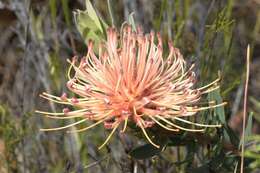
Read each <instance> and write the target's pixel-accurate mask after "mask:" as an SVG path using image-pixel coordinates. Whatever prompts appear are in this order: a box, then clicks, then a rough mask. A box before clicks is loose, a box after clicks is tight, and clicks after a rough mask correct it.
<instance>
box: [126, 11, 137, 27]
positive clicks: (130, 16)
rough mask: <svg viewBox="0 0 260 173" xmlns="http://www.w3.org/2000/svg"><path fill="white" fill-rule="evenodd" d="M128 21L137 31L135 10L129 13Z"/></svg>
mask: <svg viewBox="0 0 260 173" xmlns="http://www.w3.org/2000/svg"><path fill="white" fill-rule="evenodd" d="M128 23H129V24H130V25H131V26H132V29H133V30H134V31H136V25H135V20H134V12H132V13H131V14H129V16H128Z"/></svg>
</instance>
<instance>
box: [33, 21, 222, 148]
mask: <svg viewBox="0 0 260 173" xmlns="http://www.w3.org/2000/svg"><path fill="white" fill-rule="evenodd" d="M93 44H94V43H93V42H92V41H89V42H88V53H87V55H86V56H85V57H83V58H81V60H80V62H78V60H77V58H73V59H72V61H69V63H70V65H71V66H70V69H69V72H68V77H69V81H68V82H67V87H68V89H69V90H70V91H71V92H73V93H75V94H76V95H77V96H78V97H72V98H68V97H67V94H65V93H64V94H62V95H61V96H59V97H58V96H54V95H51V94H48V93H42V94H41V95H40V96H41V97H43V98H45V99H47V100H50V101H53V102H55V103H60V104H64V105H70V106H72V107H74V108H75V110H70V109H69V108H65V109H64V110H63V112H61V113H51V112H44V111H37V112H38V113H41V114H44V115H46V116H47V117H50V118H54V119H70V118H76V117H77V118H80V120H78V121H76V122H75V123H73V124H69V125H66V126H63V127H57V128H50V129H42V130H43V131H53V130H61V129H67V128H69V127H72V126H75V125H78V124H81V123H84V122H86V121H92V122H93V124H92V125H90V126H87V127H84V128H81V129H77V130H74V131H73V132H82V131H86V130H88V129H90V128H92V127H94V126H96V125H98V124H103V125H104V127H105V128H106V129H111V130H112V131H111V132H110V134H109V136H108V137H107V139H106V140H105V142H104V143H103V144H102V145H101V146H100V148H101V147H103V146H104V145H105V144H106V143H107V142H108V141H109V139H110V138H111V136H112V135H113V133H114V132H115V131H116V129H118V128H119V127H121V132H124V131H125V130H126V128H127V126H128V122H129V121H131V122H133V123H135V124H136V126H137V127H139V128H140V129H141V131H142V132H143V134H144V136H145V137H146V138H147V140H148V141H149V142H150V143H151V144H152V145H154V146H155V147H159V145H157V144H156V143H154V142H153V140H152V138H151V137H149V136H148V133H147V132H146V129H147V128H150V127H153V126H154V125H158V126H161V127H162V128H164V129H166V130H169V131H179V130H185V131H193V132H196V131H198V132H200V131H204V130H205V128H206V127H218V126H219V125H204V124H199V123H194V122H191V121H188V120H186V119H184V117H187V116H192V115H195V114H196V113H197V112H199V111H202V110H206V109H210V108H214V107H218V106H223V105H224V104H225V103H221V104H218V105H216V104H210V103H208V104H206V105H205V106H202V104H201V103H200V100H201V96H202V95H203V94H206V93H209V92H211V91H213V90H215V89H218V88H219V86H218V85H217V83H218V81H219V78H218V79H216V80H215V81H213V82H212V83H210V84H208V85H206V86H203V87H200V88H195V87H194V85H195V84H196V80H195V73H194V72H193V71H192V70H193V68H194V65H191V67H189V68H187V65H186V62H185V60H184V59H183V56H182V55H181V53H180V51H179V50H178V49H177V48H175V47H174V46H173V44H172V43H171V42H169V43H168V47H169V53H168V55H167V56H165V57H164V54H165V52H163V41H162V38H161V36H160V34H157V35H156V36H155V33H154V32H151V33H150V34H147V35H144V34H143V32H142V30H141V29H140V28H139V29H138V31H137V32H134V31H133V30H132V28H131V27H130V26H128V25H127V26H125V27H124V28H123V30H122V32H121V33H120V34H119V33H118V32H117V31H116V30H115V29H114V28H109V29H108V30H107V40H106V41H105V42H104V43H101V44H99V51H98V54H95V53H94V50H93V49H94V47H93V46H94V45H93ZM72 70H74V75H73V77H70V76H71V72H72ZM178 121H179V122H182V123H186V124H191V125H193V126H197V127H199V128H196V129H190V128H186V127H182V126H180V125H178V124H179V123H178Z"/></svg>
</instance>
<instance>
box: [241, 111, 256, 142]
mask: <svg viewBox="0 0 260 173" xmlns="http://www.w3.org/2000/svg"><path fill="white" fill-rule="evenodd" d="M252 128H253V112H250V114H249V116H248V119H247V125H246V129H245V137H247V136H251V134H252ZM241 144H242V138H241V140H240V143H239V146H241Z"/></svg>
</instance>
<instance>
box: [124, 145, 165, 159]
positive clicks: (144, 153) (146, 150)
mask: <svg viewBox="0 0 260 173" xmlns="http://www.w3.org/2000/svg"><path fill="white" fill-rule="evenodd" d="M165 146H166V145H164V146H162V147H160V148H155V147H154V146H153V145H151V144H145V145H142V146H139V147H137V148H135V149H133V150H132V151H131V152H130V153H129V155H130V156H131V157H133V158H135V159H139V160H142V159H147V158H150V157H153V156H156V155H158V154H160V153H161V152H162V151H163V150H164V148H165Z"/></svg>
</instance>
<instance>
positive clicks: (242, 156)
mask: <svg viewBox="0 0 260 173" xmlns="http://www.w3.org/2000/svg"><path fill="white" fill-rule="evenodd" d="M249 69H250V45H248V46H247V53H246V82H245V92H244V112H243V132H242V139H241V140H242V145H241V165H240V166H241V167H240V173H243V172H244V170H243V168H244V152H245V128H246V114H247V95H248V81H249Z"/></svg>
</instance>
